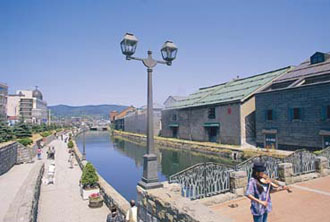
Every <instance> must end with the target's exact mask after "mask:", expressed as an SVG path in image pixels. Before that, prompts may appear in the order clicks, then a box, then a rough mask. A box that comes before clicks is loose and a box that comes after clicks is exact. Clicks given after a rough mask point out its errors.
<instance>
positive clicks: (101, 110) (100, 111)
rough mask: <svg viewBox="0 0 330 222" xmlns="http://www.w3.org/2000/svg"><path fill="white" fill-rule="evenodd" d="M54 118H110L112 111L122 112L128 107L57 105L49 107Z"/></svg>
mask: <svg viewBox="0 0 330 222" xmlns="http://www.w3.org/2000/svg"><path fill="white" fill-rule="evenodd" d="M48 108H49V109H50V110H51V113H52V116H56V117H81V116H89V117H94V118H105V119H108V118H109V113H110V112H111V111H118V112H120V111H122V110H123V109H125V108H127V106H121V105H86V106H67V105H56V106H48Z"/></svg>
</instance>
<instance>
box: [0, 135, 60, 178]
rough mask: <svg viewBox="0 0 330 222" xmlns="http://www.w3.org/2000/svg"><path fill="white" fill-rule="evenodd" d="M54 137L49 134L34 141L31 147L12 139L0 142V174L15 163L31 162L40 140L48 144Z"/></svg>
mask: <svg viewBox="0 0 330 222" xmlns="http://www.w3.org/2000/svg"><path fill="white" fill-rule="evenodd" d="M55 138H56V137H55V136H54V135H50V136H48V137H46V138H44V139H40V140H38V141H36V142H35V144H33V146H31V147H26V146H23V145H22V144H20V143H17V142H14V141H13V142H7V143H2V144H0V175H2V174H4V173H6V172H7V171H8V170H10V168H12V167H13V166H14V165H15V164H21V163H28V162H31V161H32V160H33V158H34V157H35V156H36V154H37V148H38V146H39V144H40V142H41V141H42V140H43V141H44V144H45V145H48V144H49V143H51V142H52V141H53V140H54V139H55Z"/></svg>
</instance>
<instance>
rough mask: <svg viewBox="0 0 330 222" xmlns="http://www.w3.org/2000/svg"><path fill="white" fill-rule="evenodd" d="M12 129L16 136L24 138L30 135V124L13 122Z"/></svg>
mask: <svg viewBox="0 0 330 222" xmlns="http://www.w3.org/2000/svg"><path fill="white" fill-rule="evenodd" d="M13 131H14V134H15V136H16V137H17V138H26V137H31V136H32V128H31V126H30V125H28V124H26V123H23V122H20V123H17V124H15V126H14V129H13Z"/></svg>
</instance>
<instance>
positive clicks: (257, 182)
mask: <svg viewBox="0 0 330 222" xmlns="http://www.w3.org/2000/svg"><path fill="white" fill-rule="evenodd" d="M258 172H260V171H257V170H255V169H253V171H252V177H253V178H254V179H255V180H256V184H257V190H258V192H259V193H262V192H263V191H264V188H263V186H262V185H261V183H260V177H259V176H257V173H258Z"/></svg>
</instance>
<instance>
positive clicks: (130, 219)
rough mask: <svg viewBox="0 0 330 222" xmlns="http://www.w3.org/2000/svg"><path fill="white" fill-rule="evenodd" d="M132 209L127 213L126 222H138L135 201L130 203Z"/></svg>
mask: <svg viewBox="0 0 330 222" xmlns="http://www.w3.org/2000/svg"><path fill="white" fill-rule="evenodd" d="M130 205H131V208H130V209H129V210H128V211H127V214H126V221H127V222H137V207H136V206H135V201H134V200H131V201H130Z"/></svg>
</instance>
